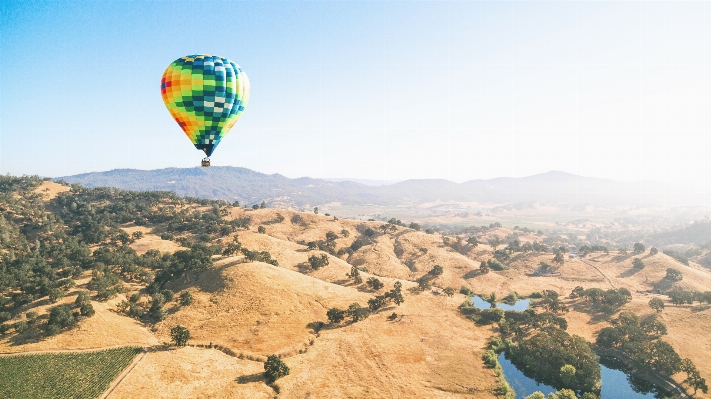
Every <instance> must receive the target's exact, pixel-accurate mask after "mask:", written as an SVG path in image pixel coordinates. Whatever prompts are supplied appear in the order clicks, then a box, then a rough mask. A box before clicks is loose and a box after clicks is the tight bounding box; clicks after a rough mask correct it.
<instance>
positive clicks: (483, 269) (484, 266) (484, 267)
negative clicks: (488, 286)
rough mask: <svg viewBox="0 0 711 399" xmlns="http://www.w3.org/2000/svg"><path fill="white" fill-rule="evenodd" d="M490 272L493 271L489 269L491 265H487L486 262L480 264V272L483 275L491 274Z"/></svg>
mask: <svg viewBox="0 0 711 399" xmlns="http://www.w3.org/2000/svg"><path fill="white" fill-rule="evenodd" d="M490 270H491V269H490V268H489V264H488V263H486V261H482V262H481V264H479V271H480V272H481V273H482V274H486V273H489V271H490Z"/></svg>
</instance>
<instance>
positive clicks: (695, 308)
mask: <svg viewBox="0 0 711 399" xmlns="http://www.w3.org/2000/svg"><path fill="white" fill-rule="evenodd" d="M708 309H711V304H705V305H698V306H692V307H691V313H698V312H703V311H704V310H708Z"/></svg>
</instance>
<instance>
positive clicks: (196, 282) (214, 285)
mask: <svg viewBox="0 0 711 399" xmlns="http://www.w3.org/2000/svg"><path fill="white" fill-rule="evenodd" d="M239 263H241V262H240V261H234V262H230V263H227V264H224V265H221V266H218V267H214V268H212V269H207V270H200V271H193V272H189V273H186V274H184V275H182V276H181V277H178V278H176V279H175V280H171V281H169V282H168V283H167V284H166V286H165V288H168V287H170V288H171V289H173V291H175V292H178V291H182V290H184V289H185V288H188V287H198V288H200V289H201V290H202V291H204V292H208V293H214V292H218V291H222V290H224V289H225V288H227V284H226V283H225V279H224V278H223V277H222V273H223V272H224V271H225V270H226V269H227V268H229V267H232V266H235V265H237V264H239Z"/></svg>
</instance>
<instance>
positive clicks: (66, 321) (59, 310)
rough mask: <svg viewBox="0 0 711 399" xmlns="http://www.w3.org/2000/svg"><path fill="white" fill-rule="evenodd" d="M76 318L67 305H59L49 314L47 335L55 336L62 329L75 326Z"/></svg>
mask: <svg viewBox="0 0 711 399" xmlns="http://www.w3.org/2000/svg"><path fill="white" fill-rule="evenodd" d="M76 322H77V320H76V316H75V315H74V313H72V310H71V309H70V308H69V306H67V305H59V306H56V307H54V308H52V310H51V311H50V312H49V321H48V322H47V334H49V335H55V334H57V333H59V332H60V331H61V330H62V329H63V328H67V327H72V326H73V325H74V324H76Z"/></svg>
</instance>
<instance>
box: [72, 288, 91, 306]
mask: <svg viewBox="0 0 711 399" xmlns="http://www.w3.org/2000/svg"><path fill="white" fill-rule="evenodd" d="M90 301H91V297H89V293H88V292H87V291H79V293H78V294H77V299H75V300H74V304H75V305H77V306H81V304H83V303H87V302H90Z"/></svg>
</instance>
